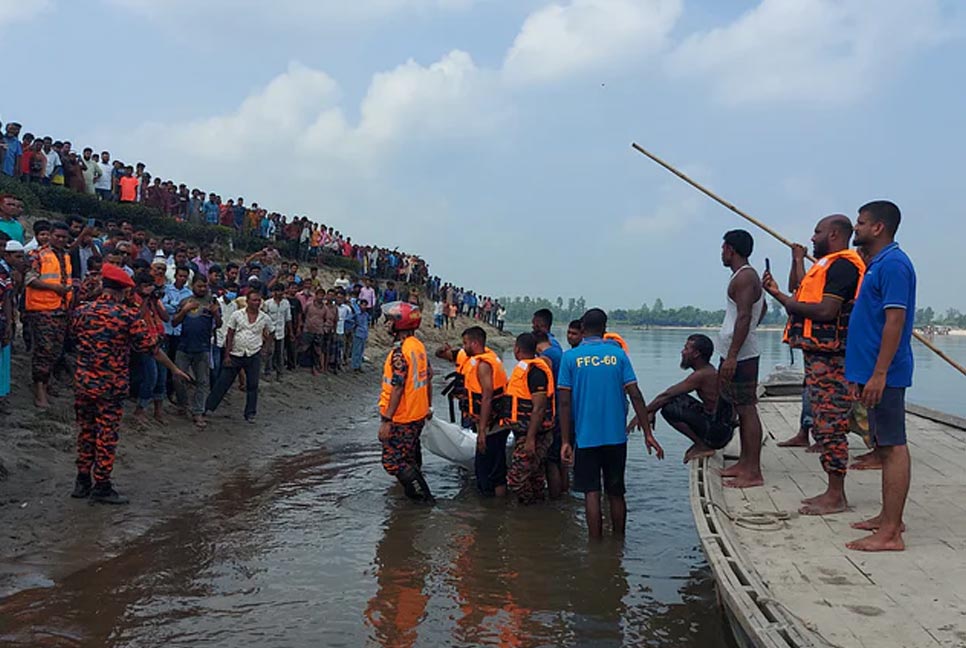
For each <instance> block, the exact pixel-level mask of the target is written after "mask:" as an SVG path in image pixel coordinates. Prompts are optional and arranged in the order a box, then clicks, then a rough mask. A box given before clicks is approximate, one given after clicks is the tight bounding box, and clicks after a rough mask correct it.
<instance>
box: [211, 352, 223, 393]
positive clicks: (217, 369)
mask: <svg viewBox="0 0 966 648" xmlns="http://www.w3.org/2000/svg"><path fill="white" fill-rule="evenodd" d="M224 357H225V349H224V347H220V346H213V347H211V379H210V380H209V382H208V384H209V385H214V384H215V383H216V382H217V381H218V374H220V373H221V363H222V359H223V358H224Z"/></svg>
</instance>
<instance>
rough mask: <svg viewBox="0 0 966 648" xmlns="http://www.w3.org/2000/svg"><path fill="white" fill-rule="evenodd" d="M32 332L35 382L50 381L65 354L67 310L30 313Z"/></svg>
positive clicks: (32, 370)
mask: <svg viewBox="0 0 966 648" xmlns="http://www.w3.org/2000/svg"><path fill="white" fill-rule="evenodd" d="M29 315H30V334H31V347H32V348H33V355H32V356H31V364H30V369H31V377H32V378H33V381H34V382H35V383H48V382H50V374H51V373H53V371H54V367H56V366H57V363H58V362H60V361H61V358H62V357H63V355H64V343H65V342H66V340H67V323H68V317H67V312H66V311H50V312H36V313H30V314H29Z"/></svg>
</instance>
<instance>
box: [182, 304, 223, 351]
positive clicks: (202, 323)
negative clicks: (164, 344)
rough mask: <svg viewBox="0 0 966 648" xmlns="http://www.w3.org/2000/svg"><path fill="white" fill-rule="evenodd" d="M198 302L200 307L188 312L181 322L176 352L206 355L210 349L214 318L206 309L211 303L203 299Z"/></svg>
mask: <svg viewBox="0 0 966 648" xmlns="http://www.w3.org/2000/svg"><path fill="white" fill-rule="evenodd" d="M198 301H199V302H201V303H202V305H201V306H199V307H198V308H196V309H195V310H194V311H189V312H188V314H187V315H186V316H185V318H184V319H183V320H182V321H181V341H180V342H179V343H178V351H184V352H185V353H206V352H207V351H209V350H210V349H211V333H212V331H214V330H215V318H214V317H213V316H212V314H211V313H210V312H208V309H207V305H208V303H211V302H210V300H205V299H199V300H198ZM206 302H207V303H206ZM179 308H180V305H179Z"/></svg>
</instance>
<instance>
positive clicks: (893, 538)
mask: <svg viewBox="0 0 966 648" xmlns="http://www.w3.org/2000/svg"><path fill="white" fill-rule="evenodd" d="M845 548H846V549H852V550H853V551H905V549H906V543H905V542H903V541H902V533H896V534H894V535H892V534H889V535H887V534H884V533H882V532H881V531H876V532H875V533H873V534H872V535H869V536H866V537H864V538H862V539H860V540H853V541H852V542H847V543H846V544H845Z"/></svg>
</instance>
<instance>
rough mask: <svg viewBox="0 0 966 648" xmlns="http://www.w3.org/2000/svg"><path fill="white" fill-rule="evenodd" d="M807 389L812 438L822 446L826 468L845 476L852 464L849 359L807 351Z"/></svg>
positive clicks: (832, 354) (805, 355)
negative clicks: (846, 361)
mask: <svg viewBox="0 0 966 648" xmlns="http://www.w3.org/2000/svg"><path fill="white" fill-rule="evenodd" d="M804 357H805V387H806V389H807V390H808V400H809V404H810V406H811V410H812V418H813V428H812V434H813V435H814V436H815V439H816V440H817V441H818V443H819V444H820V445H821V446H822V468H823V469H824V470H825V472H826V473H828V474H830V475H844V474H845V472H846V469H847V468H848V463H849V444H848V441H847V440H846V436H847V435H848V432H849V410H850V409H851V408H852V399H851V397H850V396H849V387H848V382H847V381H846V380H845V355H844V354H841V353H816V352H809V351H806V352H805V353H804Z"/></svg>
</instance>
